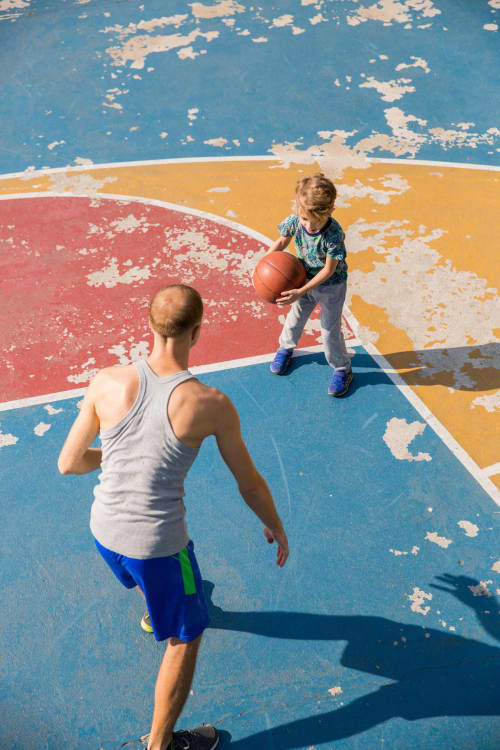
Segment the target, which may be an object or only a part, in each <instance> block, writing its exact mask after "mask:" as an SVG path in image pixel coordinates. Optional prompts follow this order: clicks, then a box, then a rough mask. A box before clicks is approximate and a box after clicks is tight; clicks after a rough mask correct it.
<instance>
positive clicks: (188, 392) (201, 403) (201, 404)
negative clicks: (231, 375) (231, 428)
mask: <svg viewBox="0 0 500 750" xmlns="http://www.w3.org/2000/svg"><path fill="white" fill-rule="evenodd" d="M176 390H177V391H178V392H179V394H183V396H184V398H186V399H189V400H190V401H192V402H193V404H194V405H195V406H196V408H197V409H203V410H205V411H207V412H209V411H210V410H212V409H213V410H217V409H221V408H225V406H226V405H227V403H228V402H229V399H228V397H227V396H226V394H225V393H222V391H219V389H218V388H214V386H210V385H205V383H202V382H201V381H200V380H198V378H196V377H194V378H192V379H191V380H186V381H185V382H184V383H182V384H181V386H178V387H177V388H176Z"/></svg>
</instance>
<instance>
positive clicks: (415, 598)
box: [407, 586, 432, 615]
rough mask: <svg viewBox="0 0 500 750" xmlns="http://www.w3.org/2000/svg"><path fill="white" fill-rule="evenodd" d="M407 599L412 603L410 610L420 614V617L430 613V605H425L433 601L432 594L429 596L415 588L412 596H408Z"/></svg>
mask: <svg viewBox="0 0 500 750" xmlns="http://www.w3.org/2000/svg"><path fill="white" fill-rule="evenodd" d="M407 597H408V599H409V600H410V602H411V607H410V609H411V610H412V612H418V614H420V615H426V614H427V613H428V612H429V611H430V605H429V604H427V605H425V602H426V601H431V600H432V594H428V593H426V592H425V591H423V590H422V589H419V588H418V586H415V587H414V588H413V592H412V593H411V594H407ZM424 605H425V606H424Z"/></svg>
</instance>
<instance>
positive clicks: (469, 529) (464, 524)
mask: <svg viewBox="0 0 500 750" xmlns="http://www.w3.org/2000/svg"><path fill="white" fill-rule="evenodd" d="M457 525H458V526H460V528H461V529H463V530H464V531H465V536H470V537H474V536H477V535H478V532H479V526H476V524H475V523H471V522H470V521H458V524H457Z"/></svg>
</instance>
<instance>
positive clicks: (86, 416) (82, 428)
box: [57, 383, 102, 474]
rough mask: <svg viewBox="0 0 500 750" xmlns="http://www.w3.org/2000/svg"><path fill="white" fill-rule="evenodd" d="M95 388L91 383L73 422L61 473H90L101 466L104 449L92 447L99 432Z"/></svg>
mask: <svg viewBox="0 0 500 750" xmlns="http://www.w3.org/2000/svg"><path fill="white" fill-rule="evenodd" d="M93 394H94V388H93V383H91V384H90V386H89V388H88V390H87V393H86V394H85V398H84V399H83V402H82V405H81V408H80V413H79V414H78V416H77V418H76V419H75V421H74V422H73V426H72V427H71V429H70V431H69V434H68V437H67V438H66V442H65V443H64V445H63V447H62V450H61V453H60V454H59V459H58V461H57V466H58V469H59V471H60V472H61V474H88V473H89V472H91V471H95V470H96V469H99V468H100V466H101V458H102V451H101V449H100V448H90V447H89V446H90V445H91V444H92V443H93V442H94V440H95V438H96V437H97V434H98V432H99V418H98V416H97V414H96V411H95V405H94V399H93Z"/></svg>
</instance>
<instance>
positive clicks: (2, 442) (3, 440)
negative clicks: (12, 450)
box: [0, 430, 19, 448]
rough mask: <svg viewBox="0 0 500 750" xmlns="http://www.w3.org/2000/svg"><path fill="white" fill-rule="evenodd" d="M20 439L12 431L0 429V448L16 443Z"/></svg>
mask: <svg viewBox="0 0 500 750" xmlns="http://www.w3.org/2000/svg"><path fill="white" fill-rule="evenodd" d="M18 440H19V438H18V437H16V436H15V435H11V434H10V432H2V431H1V430H0V448H6V447H7V446H8V445H15V444H16V443H17V441H18Z"/></svg>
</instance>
